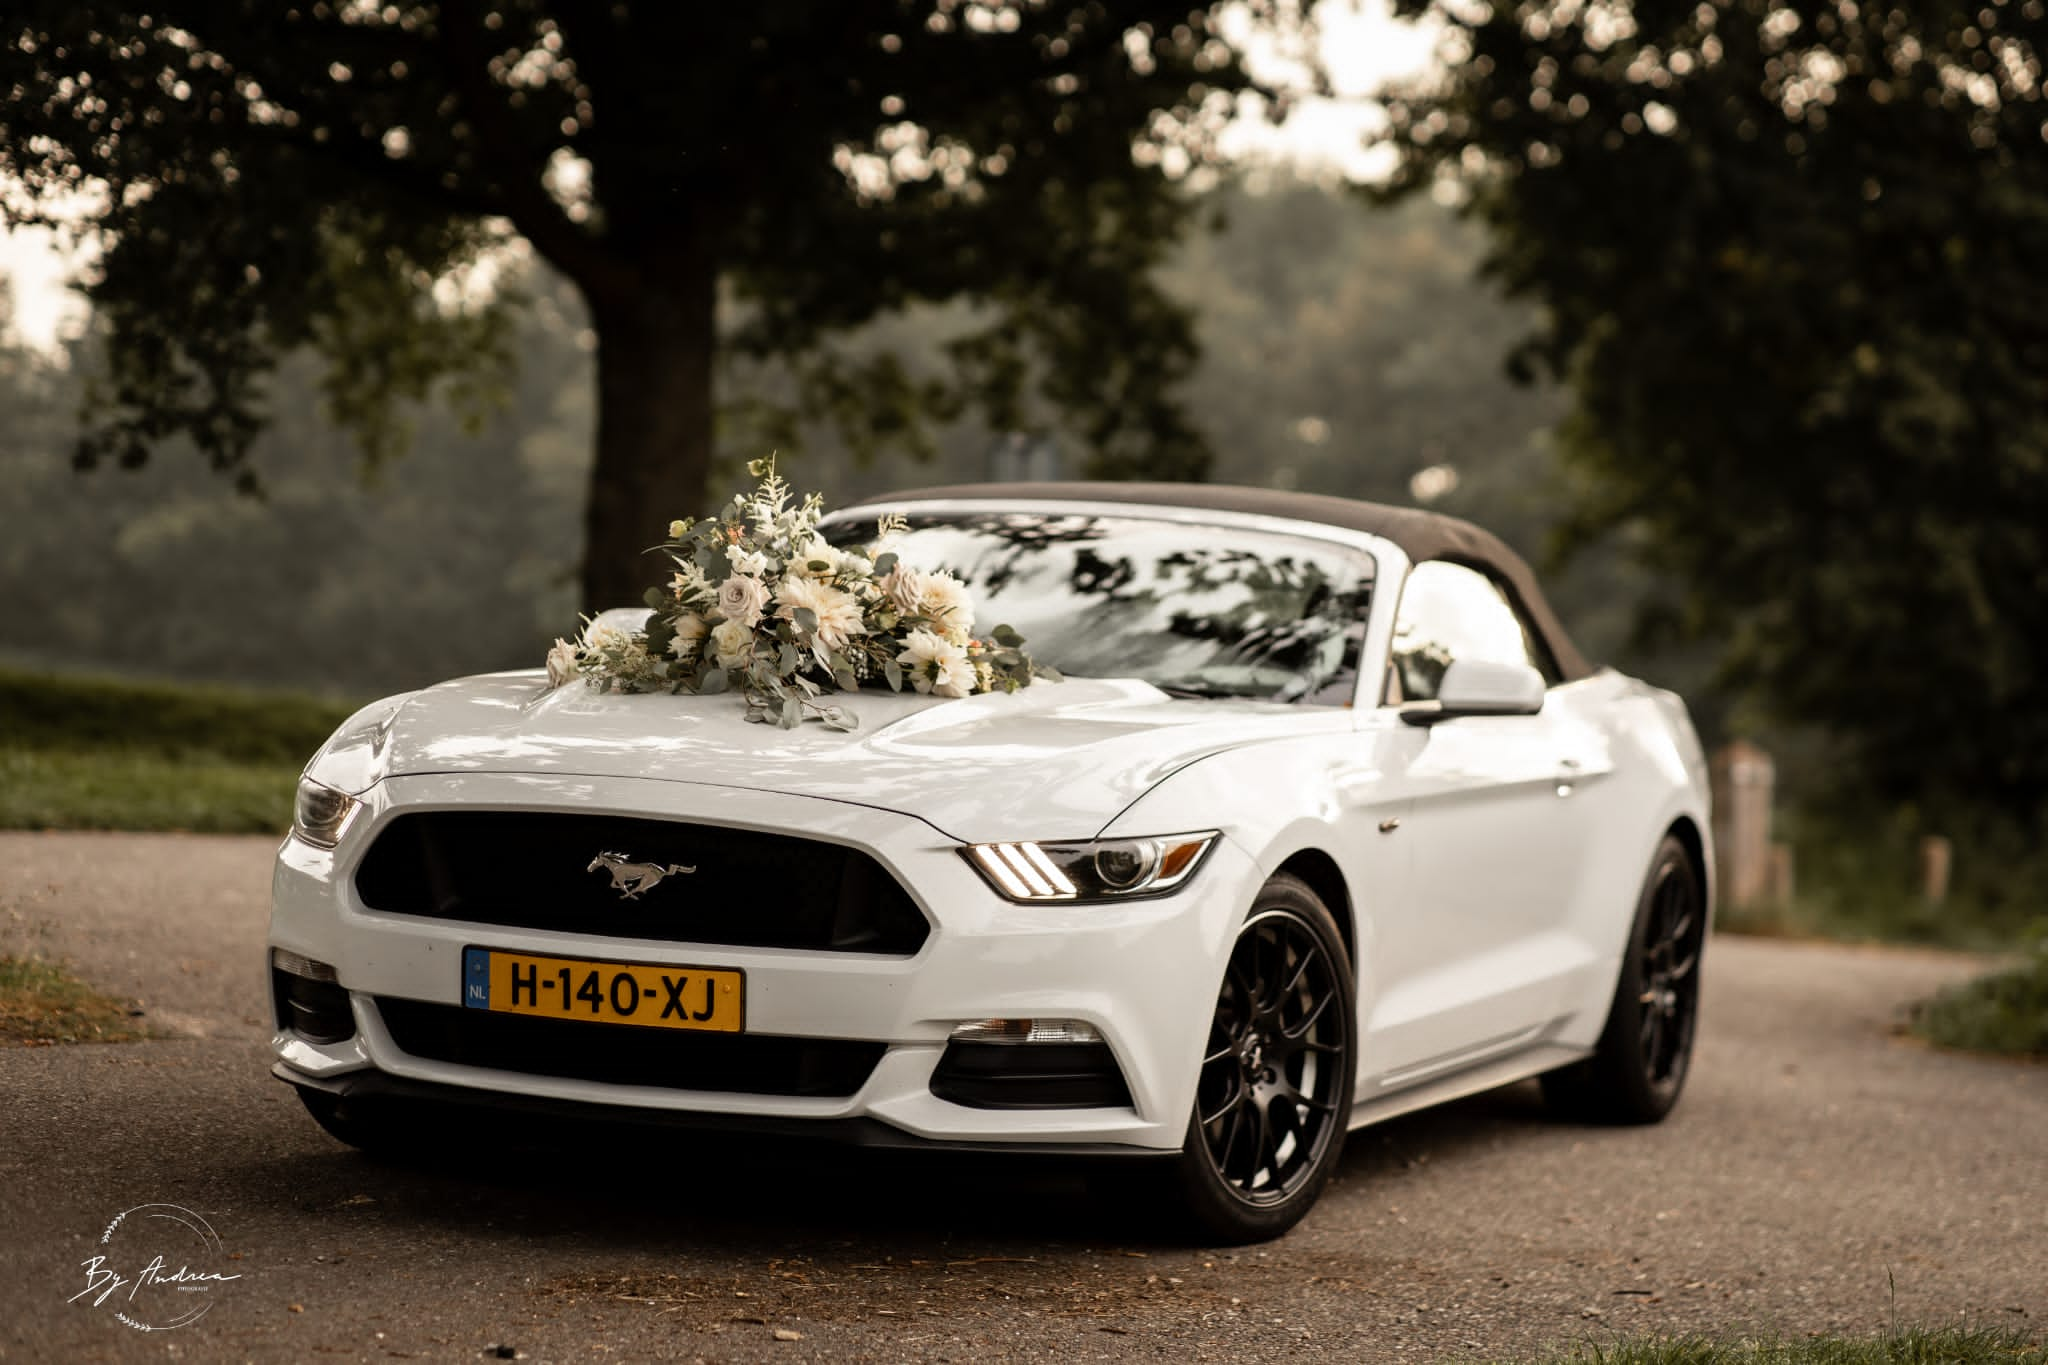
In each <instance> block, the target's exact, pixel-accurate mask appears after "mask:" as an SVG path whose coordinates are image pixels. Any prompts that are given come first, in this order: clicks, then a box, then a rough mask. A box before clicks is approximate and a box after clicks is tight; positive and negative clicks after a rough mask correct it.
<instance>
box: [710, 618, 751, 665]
mask: <svg viewBox="0 0 2048 1365" xmlns="http://www.w3.org/2000/svg"><path fill="white" fill-rule="evenodd" d="M711 648H712V650H713V651H714V652H715V653H716V654H717V655H718V666H719V667H720V668H744V667H746V664H747V661H748V660H749V659H750V658H752V657H753V653H754V628H753V627H752V626H747V625H742V624H740V623H739V622H738V621H724V622H721V623H720V624H718V625H717V626H715V627H713V628H712V631H711Z"/></svg>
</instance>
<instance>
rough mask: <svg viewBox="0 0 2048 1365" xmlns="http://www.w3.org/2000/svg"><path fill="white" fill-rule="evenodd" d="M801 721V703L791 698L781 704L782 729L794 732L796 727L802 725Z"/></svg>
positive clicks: (802, 712) (802, 717)
mask: <svg viewBox="0 0 2048 1365" xmlns="http://www.w3.org/2000/svg"><path fill="white" fill-rule="evenodd" d="M803 719H804V704H803V703H802V702H800V701H798V700H797V699H796V698H795V697H791V698H790V699H789V700H787V701H785V702H783V703H782V728H783V729H785V730H794V729H796V727H797V726H799V725H801V724H803Z"/></svg>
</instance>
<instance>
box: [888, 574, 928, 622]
mask: <svg viewBox="0 0 2048 1365" xmlns="http://www.w3.org/2000/svg"><path fill="white" fill-rule="evenodd" d="M879 586H880V587H881V589H882V595H883V596H885V597H887V598H888V599H889V603H890V605H891V606H893V607H895V608H896V610H897V612H898V613H899V614H901V615H904V616H915V615H916V614H917V604H918V603H919V602H921V601H922V600H924V575H923V574H921V573H919V572H918V571H917V570H915V569H912V568H908V567H906V566H905V565H904V564H903V563H901V562H900V561H899V562H898V563H897V565H896V567H895V568H893V569H891V570H889V572H888V573H886V574H884V575H883V576H882V578H881V580H880V583H879Z"/></svg>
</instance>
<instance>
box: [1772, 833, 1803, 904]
mask: <svg viewBox="0 0 2048 1365" xmlns="http://www.w3.org/2000/svg"><path fill="white" fill-rule="evenodd" d="M1764 882H1765V885H1764V898H1765V899H1766V900H1768V901H1769V902H1770V903H1771V904H1772V905H1778V906H1784V905H1790V904H1791V903H1792V897H1793V896H1794V895H1795V894H1796V893H1797V890H1798V887H1797V883H1796V882H1795V881H1794V877H1793V863H1792V845H1790V844H1785V843H1774V844H1772V845H1771V864H1770V875H1769V876H1768V877H1766V878H1765V879H1764Z"/></svg>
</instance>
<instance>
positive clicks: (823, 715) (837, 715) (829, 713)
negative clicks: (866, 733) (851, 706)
mask: <svg viewBox="0 0 2048 1365" xmlns="http://www.w3.org/2000/svg"><path fill="white" fill-rule="evenodd" d="M818 719H819V720H822V721H824V722H825V724H827V725H829V726H831V727H832V728H833V729H834V730H858V729H859V728H860V717H859V716H856V715H855V714H853V712H851V711H849V710H847V709H846V708H845V707H843V706H827V707H825V708H824V709H823V710H821V711H819V712H818Z"/></svg>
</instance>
